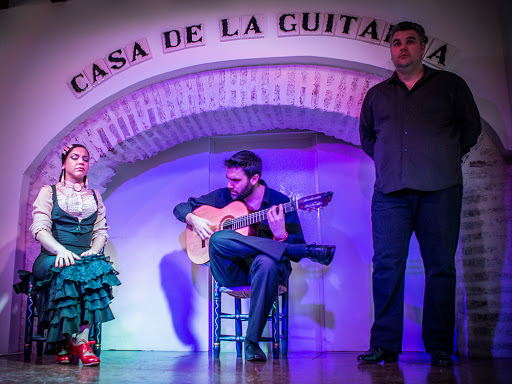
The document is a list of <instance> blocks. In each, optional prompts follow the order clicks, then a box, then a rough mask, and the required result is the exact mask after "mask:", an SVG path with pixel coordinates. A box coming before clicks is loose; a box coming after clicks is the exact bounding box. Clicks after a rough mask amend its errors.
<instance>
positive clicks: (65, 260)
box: [55, 249, 80, 268]
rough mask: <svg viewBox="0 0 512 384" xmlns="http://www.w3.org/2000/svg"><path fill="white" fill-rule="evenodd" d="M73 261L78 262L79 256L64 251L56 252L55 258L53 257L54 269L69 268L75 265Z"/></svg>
mask: <svg viewBox="0 0 512 384" xmlns="http://www.w3.org/2000/svg"><path fill="white" fill-rule="evenodd" d="M75 260H80V256H78V255H76V254H75V253H73V252H71V251H70V250H67V249H65V250H63V251H60V252H58V253H57V256H55V267H56V268H57V267H69V266H70V265H74V264H75Z"/></svg>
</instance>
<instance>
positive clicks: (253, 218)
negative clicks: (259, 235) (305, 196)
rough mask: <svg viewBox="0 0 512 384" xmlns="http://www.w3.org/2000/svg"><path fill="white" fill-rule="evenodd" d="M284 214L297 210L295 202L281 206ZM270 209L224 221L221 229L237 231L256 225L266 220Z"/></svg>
mask: <svg viewBox="0 0 512 384" xmlns="http://www.w3.org/2000/svg"><path fill="white" fill-rule="evenodd" d="M283 209H284V213H288V212H292V211H296V210H297V206H296V204H295V201H293V200H292V201H290V202H288V203H285V204H283ZM269 210H270V208H267V209H262V210H261V211H256V212H253V213H249V214H248V215H244V216H240V217H235V218H233V219H229V220H226V221H225V222H224V223H223V225H222V228H223V229H234V230H236V229H239V228H243V227H247V226H249V225H253V224H256V223H261V222H262V221H264V220H266V219H267V215H268V211H269Z"/></svg>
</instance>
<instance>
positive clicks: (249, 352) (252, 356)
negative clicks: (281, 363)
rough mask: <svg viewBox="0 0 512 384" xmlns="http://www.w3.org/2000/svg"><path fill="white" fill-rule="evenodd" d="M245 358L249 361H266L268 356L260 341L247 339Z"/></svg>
mask: <svg viewBox="0 0 512 384" xmlns="http://www.w3.org/2000/svg"><path fill="white" fill-rule="evenodd" d="M245 360H247V361H265V360H267V356H265V352H263V351H262V350H261V348H260V346H259V344H258V343H253V342H252V341H249V340H247V341H246V342H245Z"/></svg>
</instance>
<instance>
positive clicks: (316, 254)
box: [306, 244, 336, 265]
mask: <svg viewBox="0 0 512 384" xmlns="http://www.w3.org/2000/svg"><path fill="white" fill-rule="evenodd" d="M306 251H307V255H306V256H307V258H308V259H310V260H313V261H315V262H317V263H320V264H323V265H329V264H331V261H332V258H333V257H334V252H335V251H336V247H335V246H334V245H316V244H311V245H308V246H307V247H306Z"/></svg>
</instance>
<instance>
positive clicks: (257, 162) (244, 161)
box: [224, 151, 262, 179]
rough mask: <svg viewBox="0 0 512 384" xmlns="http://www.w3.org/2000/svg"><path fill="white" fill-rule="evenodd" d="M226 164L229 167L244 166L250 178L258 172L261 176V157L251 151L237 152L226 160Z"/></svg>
mask: <svg viewBox="0 0 512 384" xmlns="http://www.w3.org/2000/svg"><path fill="white" fill-rule="evenodd" d="M224 165H225V166H226V167H227V168H242V169H243V170H244V173H245V174H246V176H247V177H248V178H249V179H250V178H251V177H253V176H254V175H256V174H257V175H260V177H261V168H262V162H261V159H260V158H259V156H258V155H256V154H255V153H254V152H251V151H240V152H238V153H235V154H234V155H233V156H231V157H230V158H229V159H226V160H224Z"/></svg>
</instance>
